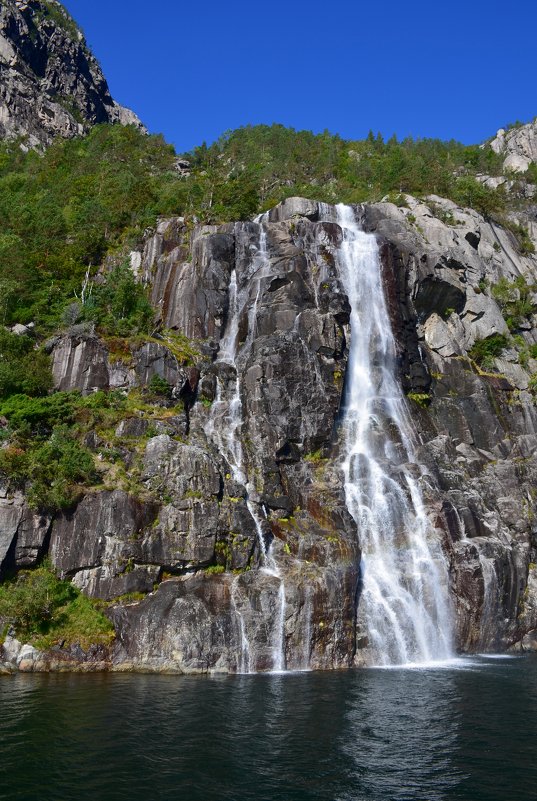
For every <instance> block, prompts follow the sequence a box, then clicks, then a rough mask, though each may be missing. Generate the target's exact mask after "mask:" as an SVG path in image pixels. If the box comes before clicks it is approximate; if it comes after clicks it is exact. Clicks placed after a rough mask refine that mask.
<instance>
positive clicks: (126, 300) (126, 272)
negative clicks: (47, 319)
mask: <svg viewBox="0 0 537 801" xmlns="http://www.w3.org/2000/svg"><path fill="white" fill-rule="evenodd" d="M81 317H82V319H83V320H87V321H91V322H93V323H95V324H96V326H97V328H98V329H99V331H101V332H102V333H103V334H105V335H106V336H111V337H113V336H116V337H128V336H131V335H133V334H139V333H149V331H150V328H151V324H152V321H153V309H152V307H151V304H150V303H149V300H148V298H147V295H146V292H145V290H144V288H143V287H142V285H141V284H139V283H137V282H136V281H135V279H134V275H133V274H132V271H131V269H130V267H129V265H128V263H126V262H125V263H123V264H121V265H118V266H116V267H114V269H113V270H112V271H111V272H110V273H109V274H108V275H107V276H106V280H105V281H104V282H103V283H101V284H96V285H93V286H92V291H91V294H90V295H89V297H88V299H87V301H86V302H85V303H84V305H83V307H82V309H81Z"/></svg>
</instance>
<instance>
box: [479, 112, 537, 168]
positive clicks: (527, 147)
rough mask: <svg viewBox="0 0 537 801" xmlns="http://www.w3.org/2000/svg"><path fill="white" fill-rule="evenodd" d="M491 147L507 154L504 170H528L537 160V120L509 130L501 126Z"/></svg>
mask: <svg viewBox="0 0 537 801" xmlns="http://www.w3.org/2000/svg"><path fill="white" fill-rule="evenodd" d="M490 147H491V148H492V149H493V150H494V152H495V153H499V154H501V155H503V156H505V159H504V162H503V168H504V170H511V171H512V172H526V170H527V169H528V167H529V166H530V164H532V163H535V161H537V120H533V122H529V123H527V124H526V125H516V126H514V127H513V128H509V129H508V130H505V129H504V128H500V130H499V131H498V133H497V134H496V136H495V137H494V139H493V140H492V141H491V143H490Z"/></svg>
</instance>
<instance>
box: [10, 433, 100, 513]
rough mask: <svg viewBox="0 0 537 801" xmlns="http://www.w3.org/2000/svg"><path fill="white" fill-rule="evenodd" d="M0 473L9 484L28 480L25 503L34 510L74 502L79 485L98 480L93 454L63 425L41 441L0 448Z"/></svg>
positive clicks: (61, 506)
mask: <svg viewBox="0 0 537 801" xmlns="http://www.w3.org/2000/svg"><path fill="white" fill-rule="evenodd" d="M0 473H3V474H4V475H5V476H7V478H9V479H10V481H11V482H12V483H13V484H18V485H21V484H23V483H26V482H29V488H28V502H29V504H30V506H32V507H33V508H35V509H42V510H48V511H55V510H57V509H65V508H67V507H69V506H71V505H72V504H73V503H75V501H76V500H78V498H79V497H80V495H81V487H82V486H87V485H90V484H92V483H95V482H96V481H98V474H97V473H96V470H95V465H94V461H93V456H92V454H91V453H90V451H89V450H88V449H87V448H85V447H84V446H83V445H81V444H80V443H79V442H78V441H77V440H76V439H75V438H74V435H73V432H72V431H71V430H70V429H69V428H68V427H67V426H58V427H57V428H55V429H53V431H52V435H51V436H50V438H49V439H48V440H46V441H45V442H40V441H39V440H33V441H32V442H31V443H30V444H29V446H28V447H27V448H26V449H24V448H19V447H17V446H16V445H8V446H7V447H5V448H2V449H1V450H0Z"/></svg>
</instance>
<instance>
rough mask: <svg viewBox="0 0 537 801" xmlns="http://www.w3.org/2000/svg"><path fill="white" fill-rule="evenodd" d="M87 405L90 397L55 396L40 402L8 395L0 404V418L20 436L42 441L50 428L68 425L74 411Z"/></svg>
mask: <svg viewBox="0 0 537 801" xmlns="http://www.w3.org/2000/svg"><path fill="white" fill-rule="evenodd" d="M100 395H102V393H100ZM99 399H100V398H99ZM91 402H92V399H91V396H90V398H88V399H83V398H82V396H81V395H80V393H79V392H56V393H54V394H53V395H48V396H47V397H44V398H30V397H28V395H12V396H11V397H10V398H8V399H7V400H5V401H3V402H1V403H0V415H2V416H3V417H6V418H7V420H8V422H9V425H10V428H11V429H12V430H13V431H16V432H18V433H22V434H23V436H37V437H43V436H47V435H48V434H50V433H51V431H52V429H53V428H54V426H57V425H60V424H62V423H70V422H72V421H73V420H74V416H75V413H76V412H77V410H78V409H79V408H81V407H82V406H85V405H90V404H91ZM93 403H95V398H93Z"/></svg>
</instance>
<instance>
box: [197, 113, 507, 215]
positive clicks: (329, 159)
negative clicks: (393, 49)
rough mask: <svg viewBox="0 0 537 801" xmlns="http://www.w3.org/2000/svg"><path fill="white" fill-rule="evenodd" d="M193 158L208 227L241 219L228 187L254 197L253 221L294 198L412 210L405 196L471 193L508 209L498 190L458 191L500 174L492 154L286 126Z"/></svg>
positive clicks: (251, 131) (247, 132) (242, 134)
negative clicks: (479, 176)
mask: <svg viewBox="0 0 537 801" xmlns="http://www.w3.org/2000/svg"><path fill="white" fill-rule="evenodd" d="M189 158H190V160H191V163H192V168H193V169H192V174H191V177H190V179H189V184H190V186H191V187H192V191H191V192H189V198H188V202H189V206H188V207H187V209H186V211H187V212H192V213H196V214H197V215H198V216H200V217H201V218H202V219H204V220H206V221H218V220H220V219H222V216H221V215H222V212H224V213H225V214H226V213H227V216H226V217H225V218H226V219H230V218H231V219H233V212H236V211H238V209H237V208H236V206H235V201H234V199H233V198H230V197H227V198H225V197H224V196H223V195H222V192H223V191H224V190H226V191H229V190H228V189H227V187H226V182H227V181H228V180H229V181H231V182H234V181H236V182H238V184H237V188H240V191H241V192H242V193H244V192H245V191H246V192H247V197H248V200H249V203H251V212H250V213H254V211H261V210H264V209H266V208H268V207H270V206H271V205H273V204H274V203H276V202H278V201H280V200H282V199H283V198H285V197H289V196H291V195H302V196H306V197H313V198H316V199H318V200H325V201H327V202H334V201H336V200H337V201H343V202H347V203H357V202H361V201H365V200H380V199H381V198H382V197H384V196H386V195H388V200H390V201H391V202H395V203H397V204H398V205H405V204H406V201H405V199H404V193H409V194H414V195H420V194H424V193H431V192H434V193H436V194H440V195H443V196H446V197H453V199H456V198H455V197H454V194H458V195H459V196H461V195H463V194H465V196H468V194H469V191H470V190H472V194H473V195H475V196H476V197H477V198H478V200H480V199H481V205H484V206H485V207H486V209H487V212H488V210H489V206H494V207H496V206H498V205H501V204H499V203H498V198H499V195H496V194H494V193H493V191H492V190H487V189H486V188H483V187H482V185H481V184H479V185H478V186H477V188H476V187H474V184H471V185H470V186H466V187H465V184H464V181H463V179H460V180H462V181H463V182H462V183H458V180H459V179H456V178H455V177H454V174H455V173H456V172H457V171H460V170H462V171H463V172H467V173H470V174H474V173H478V172H487V173H488V174H496V173H498V172H499V171H500V169H501V159H500V158H499V157H498V156H497V155H496V154H495V153H493V152H492V150H490V149H486V148H484V149H482V148H479V147H466V146H464V145H460V144H458V143H457V142H453V141H451V142H441V141H439V140H435V139H419V140H413V139H405V140H403V141H401V142H400V141H398V140H397V139H396V138H395V137H392V138H391V139H389V140H388V141H386V142H385V141H384V140H383V139H382V137H381V136H380V135H377V136H375V135H374V134H372V133H370V135H369V136H368V137H367V139H365V140H361V141H345V140H343V139H341V138H340V137H339V136H335V135H332V134H330V133H328V131H325V132H324V133H322V134H312V133H311V132H309V131H295V130H293V129H292V128H285V127H284V126H282V125H272V126H268V125H257V126H248V127H245V128H240V129H238V130H236V131H233V132H230V133H228V134H225V135H224V136H223V137H221V138H220V139H219V140H218V141H217V142H216V143H215V144H214V145H211V147H207V146H206V145H203V146H202V147H200V148H196V149H195V150H194V151H193V153H191V154H189ZM476 183H477V182H476ZM491 193H492V194H491ZM256 198H257V206H255V203H254V200H255V199H256ZM254 206H255V208H254ZM235 216H236V215H235Z"/></svg>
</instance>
